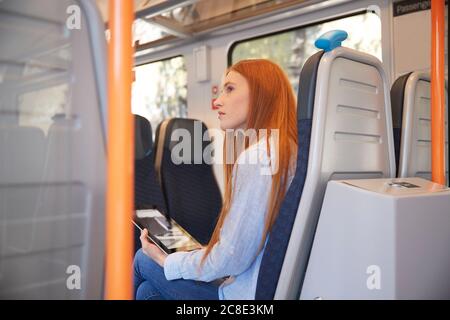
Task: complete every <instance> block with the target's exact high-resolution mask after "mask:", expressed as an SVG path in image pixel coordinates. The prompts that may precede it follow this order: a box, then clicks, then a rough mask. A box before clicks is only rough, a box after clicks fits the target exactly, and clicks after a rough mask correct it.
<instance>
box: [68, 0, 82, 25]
mask: <svg viewBox="0 0 450 320" xmlns="http://www.w3.org/2000/svg"><path fill="white" fill-rule="evenodd" d="M66 13H67V15H68V17H67V19H66V28H67V29H68V30H80V29H81V9H80V7H79V6H77V5H70V6H68V7H67V9H66Z"/></svg>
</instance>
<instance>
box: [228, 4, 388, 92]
mask: <svg viewBox="0 0 450 320" xmlns="http://www.w3.org/2000/svg"><path fill="white" fill-rule="evenodd" d="M356 25H357V26H360V27H358V28H355V26H356ZM333 29H342V30H351V32H349V36H348V39H347V40H345V44H344V45H345V46H346V47H349V48H353V49H356V50H359V51H363V52H367V53H370V54H372V55H374V56H376V57H377V58H378V59H380V60H381V21H380V18H379V17H378V16H377V15H376V14H375V13H372V12H364V13H359V14H356V15H352V16H347V17H343V18H339V19H335V20H332V21H327V22H322V23H318V24H313V25H308V26H302V27H300V28H295V29H291V30H287V31H282V32H278V33H276V34H271V35H266V36H262V37H257V38H253V39H248V40H244V41H239V42H237V43H235V44H234V45H233V46H232V47H231V49H230V52H229V53H228V57H229V62H230V63H235V62H237V61H239V60H242V59H249V58H265V59H270V60H272V61H274V62H276V63H278V64H279V65H280V66H281V67H282V68H283V69H284V71H285V72H286V73H287V75H288V77H289V80H290V81H291V84H292V87H293V88H294V90H295V92H297V89H298V77H299V75H300V70H301V68H302V67H303V64H304V63H305V61H306V59H308V58H309V57H310V56H311V55H313V54H314V53H315V52H317V49H316V48H315V46H314V41H315V39H317V37H318V36H319V35H321V34H323V33H324V32H326V31H329V30H333ZM230 58H231V59H230Z"/></svg>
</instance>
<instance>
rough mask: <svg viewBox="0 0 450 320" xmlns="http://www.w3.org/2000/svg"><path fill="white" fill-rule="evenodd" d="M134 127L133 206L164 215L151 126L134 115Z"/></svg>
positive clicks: (164, 210)
mask: <svg viewBox="0 0 450 320" xmlns="http://www.w3.org/2000/svg"><path fill="white" fill-rule="evenodd" d="M134 125H135V126H134V129H135V130H134V131H135V135H134V136H135V162H134V163H135V166H134V206H135V208H136V209H141V208H142V209H145V208H156V209H158V210H159V211H161V212H162V213H163V214H165V213H166V211H167V209H166V204H165V201H164V196H163V194H162V191H161V186H160V184H159V182H158V179H157V177H156V171H155V160H154V159H155V154H154V152H153V137H152V127H151V124H150V122H149V121H148V120H147V119H146V118H144V117H142V116H139V115H134Z"/></svg>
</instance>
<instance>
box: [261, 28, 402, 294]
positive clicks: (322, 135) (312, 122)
mask: <svg viewBox="0 0 450 320" xmlns="http://www.w3.org/2000/svg"><path fill="white" fill-rule="evenodd" d="M346 36H347V34H346V33H345V32H343V31H332V32H329V33H326V34H324V35H322V36H321V37H320V38H319V39H318V40H317V41H316V46H318V47H319V48H321V49H323V50H321V51H319V52H317V53H315V54H314V55H313V56H311V57H310V58H309V59H308V60H307V62H306V63H305V65H304V67H303V69H302V71H301V74H300V80H299V81H300V83H299V91H298V105H297V118H298V141H299V147H298V155H297V170H296V173H295V176H294V179H293V181H292V183H291V186H290V188H289V189H288V191H287V193H286V197H285V200H284V202H283V204H282V206H281V209H280V212H279V215H278V217H277V220H276V221H275V224H274V226H273V228H272V231H271V233H270V236H269V239H268V243H267V246H266V249H265V252H264V256H263V259H262V262H261V268H260V272H259V277H258V283H257V290H256V296H255V298H256V299H264V300H268V299H297V298H299V295H300V291H301V287H302V283H303V280H304V276H305V272H306V268H307V263H308V258H309V254H310V250H311V246H312V241H313V238H314V233H315V229H316V225H317V221H318V217H319V213H320V209H321V205H322V201H323V197H324V192H325V189H326V185H327V182H328V181H330V180H338V179H360V178H382V177H386V178H388V177H394V175H395V160H394V146H393V137H392V121H391V109H390V108H391V107H390V99H389V87H388V80H387V78H386V75H385V73H384V71H383V67H382V65H381V62H380V61H379V60H378V59H376V58H375V57H373V56H371V55H368V54H365V53H361V52H358V51H356V50H352V49H349V48H344V47H341V46H340V44H341V41H343V40H345V38H346Z"/></svg>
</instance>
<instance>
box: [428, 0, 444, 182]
mask: <svg viewBox="0 0 450 320" xmlns="http://www.w3.org/2000/svg"><path fill="white" fill-rule="evenodd" d="M444 10H445V3H444V0H432V1H431V180H433V181H434V182H436V183H439V184H445V183H446V181H445V156H444V153H445V132H444V128H445V119H444V117H445V110H444V104H445V96H444V92H445V91H444V46H445V43H444V33H445V29H444Z"/></svg>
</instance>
